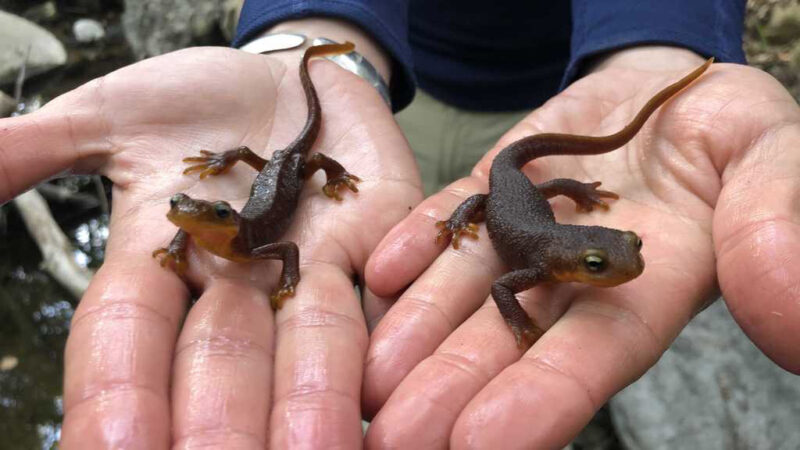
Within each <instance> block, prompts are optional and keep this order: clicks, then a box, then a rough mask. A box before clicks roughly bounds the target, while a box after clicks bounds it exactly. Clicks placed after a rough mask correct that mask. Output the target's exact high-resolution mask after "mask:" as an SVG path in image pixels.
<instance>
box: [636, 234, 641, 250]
mask: <svg viewBox="0 0 800 450" xmlns="http://www.w3.org/2000/svg"><path fill="white" fill-rule="evenodd" d="M636 248H638V249H639V250H641V249H642V238H639V237H637V238H636Z"/></svg>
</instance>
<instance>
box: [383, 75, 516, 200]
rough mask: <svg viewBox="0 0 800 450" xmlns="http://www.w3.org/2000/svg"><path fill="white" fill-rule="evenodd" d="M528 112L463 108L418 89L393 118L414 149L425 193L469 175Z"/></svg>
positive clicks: (430, 192)
mask: <svg viewBox="0 0 800 450" xmlns="http://www.w3.org/2000/svg"><path fill="white" fill-rule="evenodd" d="M528 113H529V111H514V112H500V113H495V112H492V113H486V112H475V111H466V110H462V109H458V108H456V107H453V106H449V105H447V104H445V103H442V102H440V101H438V100H436V99H434V98H433V97H431V96H430V95H428V94H426V93H425V92H422V91H420V90H418V91H417V95H416V97H415V98H414V101H413V102H412V103H411V104H410V105H409V106H408V107H407V108H406V109H404V110H403V111H401V112H400V113H398V114H397V115H396V116H395V119H397V123H398V124H400V127H401V128H402V129H403V132H404V133H405V135H406V138H408V142H409V143H410V144H411V149H412V150H414V154H415V155H416V157H417V162H418V164H419V167H420V173H421V174H422V182H423V185H424V187H425V195H426V196H428V195H431V194H433V193H436V192H438V191H439V190H441V189H442V188H443V187H445V186H446V185H448V184H450V183H451V182H452V181H454V180H456V179H458V178H462V177H465V176H467V175H469V173H470V172H471V171H472V167H473V166H474V165H475V164H476V163H477V162H478V160H480V159H481V157H483V155H484V154H486V152H488V151H489V149H491V148H492V146H494V144H495V143H496V142H497V140H498V139H500V136H502V135H503V134H504V133H505V132H506V131H508V130H509V129H510V128H511V127H513V126H514V125H516V124H517V123H518V122H519V121H520V120H522V118H524V117H525V116H526V115H528Z"/></svg>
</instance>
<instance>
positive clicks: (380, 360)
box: [363, 48, 800, 448]
mask: <svg viewBox="0 0 800 450" xmlns="http://www.w3.org/2000/svg"><path fill="white" fill-rule="evenodd" d="M648 52H650V53H648ZM702 61H703V60H702V58H700V57H699V56H697V55H695V54H692V53H691V52H688V51H685V50H678V49H671V48H670V49H664V48H649V49H634V50H627V51H623V52H620V54H618V55H617V56H616V57H614V58H611V59H610V60H607V61H606V62H604V63H602V64H601V65H600V66H599V67H598V68H597V70H596V71H595V72H594V73H592V74H591V75H589V76H586V77H585V78H583V79H581V80H579V81H578V82H576V83H575V84H574V85H572V86H571V87H570V88H569V89H567V90H566V91H564V92H563V93H561V94H559V95H558V96H556V97H555V98H553V99H552V100H551V101H550V102H548V103H547V104H546V105H544V106H543V107H541V108H539V109H538V110H536V111H535V112H533V113H532V114H531V115H529V116H528V117H527V118H526V119H525V120H524V121H522V122H521V123H520V124H519V125H517V126H516V127H514V128H513V129H512V130H511V131H509V132H508V133H507V134H506V135H505V136H504V137H503V138H502V139H501V141H500V142H499V143H498V145H497V146H496V147H495V148H494V149H492V150H491V151H490V152H489V153H488V154H487V156H486V157H485V158H484V159H483V160H482V161H481V162H480V163H479V164H478V165H477V166H476V168H475V170H474V171H473V173H472V175H471V176H470V177H467V178H464V179H461V180H458V181H456V182H455V183H453V184H452V185H451V186H450V187H448V188H447V189H445V190H444V191H442V192H440V193H438V194H436V195H434V196H432V197H430V198H428V199H427V200H425V201H424V202H423V203H422V204H421V205H420V206H419V207H418V208H416V209H415V210H414V211H413V212H412V214H411V215H410V216H409V217H408V218H407V219H405V220H404V221H403V222H401V223H400V224H399V225H397V226H396V227H395V228H394V229H393V230H392V231H391V232H390V233H389V234H388V235H387V236H386V238H385V239H384V240H383V241H382V243H381V244H379V246H378V248H377V249H376V251H375V253H374V254H373V255H372V256H371V258H370V261H369V262H368V264H367V272H366V276H367V283H368V286H369V287H370V288H371V289H372V290H373V291H374V292H375V293H376V294H378V295H383V296H389V295H392V294H394V293H397V292H399V291H400V290H401V289H403V288H404V287H405V286H406V285H407V284H408V283H410V282H412V281H413V284H411V286H410V287H409V288H408V289H406V290H405V292H403V294H402V295H401V296H400V299H399V300H398V302H397V304H396V305H395V306H394V307H393V308H392V309H390V310H389V311H388V312H387V314H386V316H385V317H384V318H383V319H382V321H381V322H380V323H379V324H378V326H377V328H376V329H375V331H374V333H373V334H372V337H371V344H370V349H369V352H368V356H367V367H366V371H365V380H364V383H365V384H364V391H363V402H364V407H365V411H366V413H367V414H375V413H377V416H376V417H375V418H374V420H373V421H372V424H371V426H370V429H369V430H368V434H367V438H366V442H367V446H368V447H373V448H377V447H381V446H391V447H396V448H445V447H448V446H449V447H452V448H465V447H469V448H560V447H563V446H565V445H566V444H567V443H569V441H570V440H571V439H572V438H574V437H575V435H577V433H578V432H579V431H580V430H581V429H582V428H583V426H584V425H585V424H586V423H587V422H588V421H589V420H590V419H591V417H592V416H593V414H594V413H595V411H596V410H597V409H598V408H600V407H601V406H602V405H603V404H604V403H605V402H606V401H607V400H608V398H610V397H611V396H612V395H613V394H614V393H616V392H617V391H619V390H620V389H622V388H623V387H625V386H626V385H628V384H630V383H631V382H633V381H634V380H636V379H637V378H638V377H639V376H641V375H642V374H643V373H644V372H645V371H646V370H647V369H648V368H649V367H651V366H652V365H653V364H654V363H655V362H656V361H657V360H658V358H659V357H660V355H661V354H662V353H663V352H664V351H665V350H666V348H667V347H668V346H669V344H670V343H671V342H672V340H673V339H674V338H675V337H676V336H677V334H678V333H679V332H680V330H681V329H682V328H683V327H684V326H685V325H686V323H687V322H688V321H689V320H690V319H691V318H692V317H693V316H694V315H695V314H696V313H697V312H699V311H700V310H702V308H703V307H704V306H706V305H707V304H708V303H709V302H710V301H712V300H713V299H714V298H716V296H717V291H718V284H719V287H721V288H722V292H723V294H724V296H725V299H726V301H727V303H728V306H729V308H730V309H731V311H732V313H733V315H734V317H735V318H736V320H737V321H738V322H739V324H740V325H741V326H742V328H743V329H744V330H745V332H746V333H747V334H748V335H749V336H750V338H751V339H752V340H753V341H754V342H755V343H756V345H758V346H759V347H760V348H761V349H762V351H764V352H765V353H766V354H767V355H768V356H770V357H771V358H772V359H773V360H774V361H776V362H777V363H778V364H780V365H781V366H782V367H784V368H786V369H787V370H790V371H792V372H795V373H800V347H798V346H797V345H796V342H795V341H796V339H794V336H797V335H798V333H800V309H798V308H797V307H796V305H797V303H798V299H800V293H798V290H797V289H796V284H797V280H798V279H800V269H798V267H800V266H798V265H797V264H794V262H795V260H796V259H797V257H796V254H797V250H798V249H800V227H798V225H797V224H796V222H797V219H796V217H797V212H796V210H797V206H796V201H795V199H796V198H797V196H798V193H799V192H800V176H798V169H800V154H798V153H797V152H796V151H794V149H795V148H796V147H798V146H799V145H800V109H798V107H797V104H796V102H795V101H794V100H793V99H792V98H791V96H789V94H788V93H787V92H786V90H785V89H783V88H782V87H781V86H780V85H779V84H778V83H777V82H776V81H775V80H774V79H773V78H771V77H770V76H768V75H766V74H764V73H763V72H761V71H758V70H756V69H753V68H748V67H744V66H737V65H729V64H717V65H714V66H712V68H711V69H710V71H709V73H707V74H705V75H703V76H702V77H701V78H700V79H699V80H698V81H696V82H695V83H694V84H693V85H691V86H689V87H688V88H687V89H686V90H685V91H684V92H682V93H679V94H678V95H677V96H676V97H675V98H674V99H672V100H670V101H669V102H667V104H665V105H664V106H663V107H662V108H661V110H660V111H658V112H656V114H655V115H654V116H653V117H652V118H651V119H650V120H649V121H648V123H647V124H646V125H645V127H644V129H643V130H642V131H641V132H640V133H639V135H638V136H637V137H636V138H634V140H633V141H631V142H630V143H629V144H628V145H626V146H625V147H623V148H621V149H618V150H615V151H614V152H611V153H608V154H604V155H600V156H591V157H576V156H553V157H546V158H542V159H538V160H536V161H535V162H534V163H532V164H529V165H528V166H527V167H526V168H525V172H526V173H527V175H528V176H529V177H530V178H531V179H533V180H535V182H537V183H538V182H543V181H546V180H548V179H552V178H557V177H559V178H560V177H567V178H575V179H578V180H580V181H585V182H588V181H602V182H603V188H604V189H608V190H610V191H614V192H616V193H617V194H620V197H621V198H620V199H619V200H616V201H614V202H612V204H611V209H610V211H609V212H607V213H606V212H593V213H591V214H579V213H575V212H574V206H573V205H572V204H570V203H569V201H568V200H565V199H555V200H554V201H553V202H552V204H553V207H554V210H555V213H556V217H557V220H558V221H559V222H567V223H579V224H596V225H602V226H607V227H613V228H618V229H623V230H633V231H635V232H636V233H638V234H639V235H640V236H641V237H642V239H643V241H644V247H643V250H642V254H643V257H644V260H645V262H646V267H645V271H644V273H643V274H642V275H641V276H640V277H639V278H637V279H635V280H633V281H630V282H628V283H626V284H623V285H620V286H618V287H615V288H609V289H600V288H592V287H588V286H585V285H579V284H561V285H544V286H540V287H537V288H535V289H533V290H530V291H527V292H525V293H520V294H517V297H518V298H519V299H520V300H521V302H522V304H523V306H525V308H526V310H527V311H528V313H529V314H530V315H531V317H534V318H535V319H536V320H537V322H538V323H539V324H540V325H543V326H544V328H546V329H548V330H547V332H546V333H545V335H544V336H543V337H542V338H540V340H539V341H538V342H537V343H536V344H535V345H534V346H533V347H532V348H531V349H530V350H529V351H527V352H526V353H525V354H524V355H522V357H521V358H520V353H519V350H517V347H516V345H515V342H514V337H513V335H512V333H511V331H510V330H509V328H508V326H507V325H506V324H505V323H504V321H503V319H502V318H501V316H500V314H499V312H498V311H497V308H496V306H495V305H494V302H493V300H492V299H491V297H489V298H487V296H488V295H489V289H490V286H491V283H492V282H493V281H494V280H495V279H496V278H498V276H499V275H500V274H502V273H503V268H502V264H501V263H500V261H499V260H498V258H497V256H496V255H495V252H494V250H493V249H492V246H491V243H490V242H489V240H488V236H487V235H486V233H485V227H484V226H481V231H480V239H479V240H478V241H477V242H474V241H469V240H467V241H465V242H463V243H462V246H461V249H460V250H453V249H452V248H450V247H444V246H443V245H439V246H437V245H435V244H434V243H433V242H434V236H435V235H436V231H437V230H436V228H435V227H434V223H435V222H436V221H437V220H442V219H445V218H447V217H449V215H450V213H451V212H452V211H453V210H454V209H455V207H456V206H457V205H458V204H459V203H461V202H462V201H463V200H464V199H465V198H466V197H468V196H470V195H472V194H474V193H478V192H486V190H487V177H488V173H489V167H490V164H491V159H492V158H493V157H494V156H495V155H496V154H497V152H498V151H499V150H500V149H502V148H503V147H505V146H506V145H508V144H509V143H511V142H513V141H515V140H517V139H519V138H521V137H523V136H527V135H532V134H536V133H541V132H565V133H572V134H583V135H595V136H599V135H607V134H611V133H613V132H616V131H618V130H619V129H621V128H622V126H623V125H625V124H626V123H627V122H628V121H630V119H631V118H632V117H633V115H634V114H635V113H636V112H638V110H639V109H640V108H641V107H642V106H643V105H644V103H645V102H646V101H647V100H648V99H649V98H650V97H651V96H652V95H653V94H655V93H656V92H657V91H658V90H660V89H661V88H663V87H665V86H666V85H668V84H669V83H671V82H672V81H675V80H677V79H678V78H680V77H681V76H683V75H685V74H686V73H688V72H689V71H690V70H691V69H693V68H695V67H697V66H699V65H700V64H701V63H702ZM414 280H416V281H414Z"/></svg>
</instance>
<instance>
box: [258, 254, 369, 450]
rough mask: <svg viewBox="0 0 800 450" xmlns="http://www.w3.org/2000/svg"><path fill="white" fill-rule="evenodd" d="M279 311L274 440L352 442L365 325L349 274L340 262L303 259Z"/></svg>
mask: <svg viewBox="0 0 800 450" xmlns="http://www.w3.org/2000/svg"><path fill="white" fill-rule="evenodd" d="M301 275H302V277H303V279H302V280H301V281H300V283H299V284H298V286H297V293H296V295H295V297H293V298H290V299H288V300H287V301H286V303H285V305H284V307H283V309H281V310H280V311H279V312H278V314H277V319H276V325H277V343H278V346H277V350H276V354H275V388H274V389H275V399H274V402H273V411H272V417H271V420H270V428H271V439H270V440H271V445H270V446H271V447H272V448H358V447H359V446H360V445H361V440H362V431H361V413H360V409H359V404H360V402H359V391H360V386H361V372H362V368H363V365H364V363H363V361H364V353H365V352H366V348H367V332H366V326H365V324H364V319H363V315H362V313H361V306H360V304H359V302H358V301H357V299H356V298H355V291H354V289H353V284H352V281H351V279H350V278H349V277H348V276H347V275H346V274H345V273H343V272H342V271H341V269H339V268H338V267H335V266H331V265H328V264H326V263H314V264H310V265H307V266H303V267H301Z"/></svg>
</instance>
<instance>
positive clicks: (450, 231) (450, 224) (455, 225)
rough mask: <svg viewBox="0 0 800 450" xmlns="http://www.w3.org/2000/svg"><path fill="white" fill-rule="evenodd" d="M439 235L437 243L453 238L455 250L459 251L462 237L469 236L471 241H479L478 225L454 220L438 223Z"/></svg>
mask: <svg viewBox="0 0 800 450" xmlns="http://www.w3.org/2000/svg"><path fill="white" fill-rule="evenodd" d="M436 228H438V229H439V233H437V234H436V241H435V242H436V243H437V244H438V243H440V242H441V241H443V240H445V239H447V238H449V237H450V236H452V243H453V248H454V249H456V250H458V247H459V245H461V237H462V236H467V237H469V238H471V239H478V224H476V223H472V222H467V223H459V222H456V221H454V220H440V221H438V222H436Z"/></svg>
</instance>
